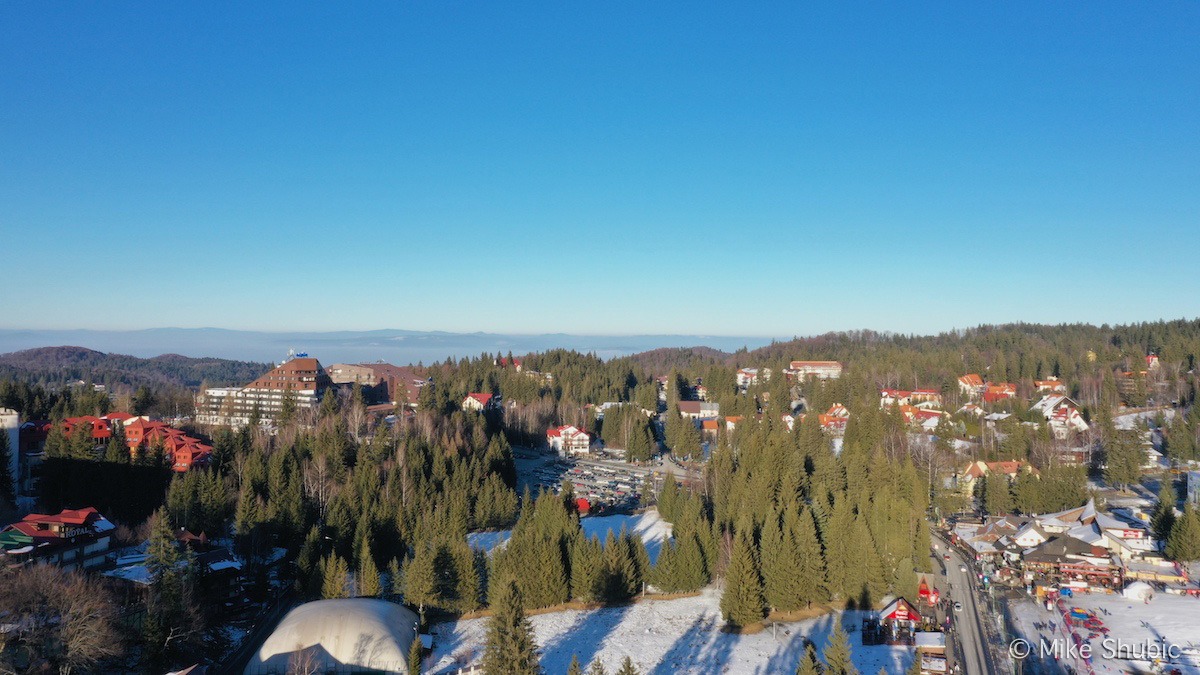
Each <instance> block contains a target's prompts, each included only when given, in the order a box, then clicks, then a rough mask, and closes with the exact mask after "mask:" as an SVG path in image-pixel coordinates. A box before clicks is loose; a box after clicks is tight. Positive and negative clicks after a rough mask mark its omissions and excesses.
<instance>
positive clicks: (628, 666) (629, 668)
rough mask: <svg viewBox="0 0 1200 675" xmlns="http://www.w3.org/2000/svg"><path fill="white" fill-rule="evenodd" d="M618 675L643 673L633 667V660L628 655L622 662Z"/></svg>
mask: <svg viewBox="0 0 1200 675" xmlns="http://www.w3.org/2000/svg"><path fill="white" fill-rule="evenodd" d="M617 675H641V672H640V671H639V670H638V669H637V667H636V666H634V665H633V659H631V658H630V657H629V655H628V654H626V655H625V660H624V661H622V662H621V668H620V669H619V670H618V671H617Z"/></svg>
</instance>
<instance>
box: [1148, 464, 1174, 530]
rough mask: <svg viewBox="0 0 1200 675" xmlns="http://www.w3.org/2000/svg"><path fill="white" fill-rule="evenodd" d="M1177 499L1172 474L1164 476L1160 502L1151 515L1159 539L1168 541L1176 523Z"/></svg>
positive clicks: (1159, 492)
mask: <svg viewBox="0 0 1200 675" xmlns="http://www.w3.org/2000/svg"><path fill="white" fill-rule="evenodd" d="M1177 499H1178V498H1177V497H1176V495H1175V487H1174V486H1173V485H1172V481H1171V476H1170V474H1167V475H1165V476H1163V479H1162V487H1160V488H1159V490H1158V503H1157V504H1155V505H1154V513H1153V514H1151V516H1150V526H1151V529H1152V530H1153V532H1154V538H1155V539H1157V540H1159V541H1167V539H1168V538H1169V537H1170V535H1171V527H1172V526H1174V525H1175V502H1176V501H1177Z"/></svg>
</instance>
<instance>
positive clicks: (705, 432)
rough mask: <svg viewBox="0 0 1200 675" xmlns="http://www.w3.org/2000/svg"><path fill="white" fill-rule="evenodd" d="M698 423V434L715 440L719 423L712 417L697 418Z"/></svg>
mask: <svg viewBox="0 0 1200 675" xmlns="http://www.w3.org/2000/svg"><path fill="white" fill-rule="evenodd" d="M697 421H698V422H699V423H700V434H701V435H702V436H703V437H704V438H705V439H706V440H716V438H717V431H718V430H719V429H720V426H719V425H720V423H719V422H718V421H717V420H716V419H715V418H714V419H710V420H697Z"/></svg>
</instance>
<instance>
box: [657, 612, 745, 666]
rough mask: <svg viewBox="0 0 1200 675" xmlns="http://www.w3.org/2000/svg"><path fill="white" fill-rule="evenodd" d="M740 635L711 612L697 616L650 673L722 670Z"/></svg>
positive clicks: (726, 664) (727, 662) (727, 663)
mask: <svg viewBox="0 0 1200 675" xmlns="http://www.w3.org/2000/svg"><path fill="white" fill-rule="evenodd" d="M740 639H741V636H740V635H736V634H733V633H725V632H722V631H721V626H720V624H719V623H718V618H717V617H715V616H712V615H704V616H699V617H696V620H695V621H693V622H692V625H691V626H689V627H688V629H687V630H686V631H684V633H683V635H681V636H679V639H678V640H676V641H675V644H673V645H671V648H670V649H669V650H667V653H666V654H663V657H662V660H661V661H659V662H658V665H657V666H655V667H654V670H652V671H651V672H650V675H672V674H673V673H721V672H724V671H725V669H726V668H727V667H728V665H729V657H730V655H731V654H732V653H733V648H734V647H735V646H736V645H737V643H738V640H740Z"/></svg>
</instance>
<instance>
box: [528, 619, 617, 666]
mask: <svg viewBox="0 0 1200 675" xmlns="http://www.w3.org/2000/svg"><path fill="white" fill-rule="evenodd" d="M632 607H633V605H632V604H624V605H617V606H612V607H601V608H600V609H593V610H590V611H586V612H583V613H582V614H580V615H579V616H578V617H577V618H576V619H575V623H573V624H572V625H571V627H570V628H568V629H567V630H565V631H563V632H562V633H561V634H559V635H558V637H555V638H554V639H552V640H550V641H549V642H547V643H546V645H545V646H544V647H542V659H541V661H542V665H543V666H544V667H546V670H547V672H556V671H554V670H552V669H553V668H555V667H556V665H557V664H561V668H560V670H561V671H563V672H565V671H566V669H567V664H568V663H570V662H571V656H572V655H574V656H578V657H579V663H581V664H583V667H584V668H585V669H586V668H587V666H588V664H589V663H591V661H592V659H594V658H596V654H598V653H599V652H600V649H601V648H602V647H603V646H604V642H605V640H607V639H608V636H609V635H610V634H611V633H612V632H613V631H614V630H615V629H616V628H617V626H619V625H621V621H623V620H624V619H625V615H626V614H627V613H628V612H629V610H630V608H632Z"/></svg>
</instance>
